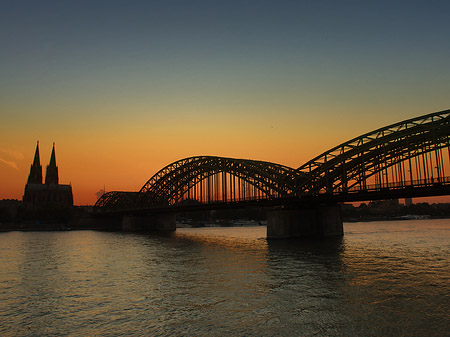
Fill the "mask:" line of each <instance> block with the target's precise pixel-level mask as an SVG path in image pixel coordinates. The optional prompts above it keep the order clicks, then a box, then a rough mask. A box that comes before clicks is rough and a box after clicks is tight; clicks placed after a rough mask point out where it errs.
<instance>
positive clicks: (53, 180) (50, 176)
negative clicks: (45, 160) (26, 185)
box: [45, 143, 59, 185]
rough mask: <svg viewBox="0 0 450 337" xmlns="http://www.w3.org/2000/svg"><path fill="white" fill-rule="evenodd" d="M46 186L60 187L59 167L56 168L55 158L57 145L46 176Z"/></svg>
mask: <svg viewBox="0 0 450 337" xmlns="http://www.w3.org/2000/svg"><path fill="white" fill-rule="evenodd" d="M45 183H46V184H55V185H58V183H59V178H58V166H56V156H55V143H53V149H52V155H51V157H50V163H49V164H48V165H47V174H46V175H45Z"/></svg>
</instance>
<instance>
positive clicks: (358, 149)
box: [295, 110, 450, 196]
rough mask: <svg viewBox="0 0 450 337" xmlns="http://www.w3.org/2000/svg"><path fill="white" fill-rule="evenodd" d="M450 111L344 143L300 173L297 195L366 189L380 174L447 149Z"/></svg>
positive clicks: (303, 166) (296, 188) (306, 166)
mask: <svg viewBox="0 0 450 337" xmlns="http://www.w3.org/2000/svg"><path fill="white" fill-rule="evenodd" d="M449 135H450V110H446V111H441V112H435V113H431V114H428V115H425V116H421V117H417V118H412V119H408V120H406V121H402V122H399V123H395V124H392V125H389V126H386V127H383V128H380V129H377V130H375V131H373V132H370V133H366V134H364V135H362V136H359V137H357V138H354V139H352V140H349V141H347V142H345V143H342V144H340V145H338V146H336V147H334V148H332V149H330V150H328V151H326V152H324V153H322V154H321V155H319V156H317V157H316V158H314V159H312V160H310V161H309V162H307V163H305V164H304V165H302V166H300V167H299V168H298V169H297V172H303V173H305V175H304V176H302V177H300V176H297V179H298V181H297V183H296V186H295V194H296V195H297V196H301V195H303V194H318V193H331V194H332V193H337V192H346V191H348V190H349V189H354V188H355V187H357V186H358V188H360V189H364V188H365V186H364V185H365V183H366V181H367V179H368V178H369V177H371V176H373V175H376V174H377V173H379V172H380V170H386V169H387V168H388V167H391V166H393V165H396V164H398V163H399V162H402V161H405V160H409V159H411V158H413V157H416V156H418V155H421V154H424V153H428V152H431V151H435V150H439V149H441V148H443V147H447V146H448V144H449V139H448V137H449Z"/></svg>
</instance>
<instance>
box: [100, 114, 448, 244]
mask: <svg viewBox="0 0 450 337" xmlns="http://www.w3.org/2000/svg"><path fill="white" fill-rule="evenodd" d="M449 135H450V110H445V111H441V112H435V113H431V114H427V115H424V116H420V117H416V118H412V119H408V120H405V121H402V122H398V123H395V124H392V125H388V126H385V127H383V128H380V129H377V130H375V131H372V132H369V133H366V134H364V135H361V136H359V137H356V138H354V139H351V140H349V141H347V142H345V143H342V144H340V145H338V146H336V147H334V148H332V149H330V150H328V151H326V152H324V153H322V154H321V155H319V156H317V157H315V158H313V159H311V160H310V161H308V162H307V163H305V164H303V165H302V166H300V167H299V168H297V169H294V168H290V167H287V166H284V165H279V164H275V163H270V162H265V161H257V160H248V159H234V158H223V157H214V156H198V157H190V158H185V159H181V160H178V161H176V162H174V163H172V164H169V165H167V166H166V167H164V168H162V169H161V170H160V171H159V172H157V173H156V174H155V175H154V176H153V177H151V178H150V179H149V180H148V181H147V182H146V183H145V184H144V186H143V187H142V188H141V189H140V191H139V192H120V191H115V192H109V193H106V194H104V195H103V196H102V197H101V198H99V200H98V201H97V202H96V204H95V207H94V214H96V215H97V216H102V215H103V216H113V215H115V216H118V215H122V216H127V217H128V218H127V219H128V220H127V221H128V223H129V219H134V218H136V217H137V216H139V217H141V218H142V217H144V216H145V215H152V216H153V217H154V216H156V215H157V216H159V217H161V215H162V214H173V213H176V212H180V211H186V210H200V209H216V208H240V207H247V206H255V205H259V206H264V207H277V206H278V207H277V208H276V209H277V211H276V212H278V213H276V212H275V213H274V214H275V215H273V214H272V215H271V216H269V218H268V221H269V227H270V228H271V229H270V230H269V229H268V236H273V237H284V236H298V235H301V234H302V233H300V232H301V231H300V232H298V228H297V227H298V226H297V225H295V223H297V222H301V221H303V222H306V223H308V226H309V228H310V229H311V228H315V229H314V230H313V232H314V233H316V234H325V235H326V234H327V232H330V234H333V233H334V232H337V233H338V234H339V233H340V234H342V220H341V219H340V211H339V208H338V207H336V205H337V204H338V203H339V202H344V201H346V202H350V201H362V200H376V199H394V198H404V197H423V196H436V195H448V194H450V177H449V176H447V175H446V174H448V173H449V172H450V148H449V146H450V141H449ZM312 209H314V211H311V210H312ZM282 211H283V213H281V212H282ZM289 212H290V213H289ZM280 214H281V215H280ZM286 215H287V217H286ZM133 217H134V218H133ZM170 219H171V218H170ZM330 219H331V220H330ZM127 221H125V220H124V222H125V223H127ZM146 221H147V222H148V217H147V218H145V217H144V220H143V221H138V222H139V223H141V224H142V223H145V222H146ZM155 221H156V222H158V221H159V220H155ZM155 221H153V222H155ZM150 222H152V221H150ZM163 222H167V221H166V220H164V221H163ZM169 222H170V223H172V220H169ZM173 222H174V221H173ZM335 222H336V226H337V227H336V228H335V229H333V230H331V231H329V230H325V231H323V230H319V231H317V228H318V227H324V226H325V227H327V226H328V225H327V223H332V224H333V226H332V227H333V228H334V227H335V226H334V223H335ZM339 222H340V225H339V224H338V223H339ZM135 223H136V221H135V220H133V221H131V224H133V225H132V226H131V228H133V226H134V224H135ZM279 223H281V225H279ZM277 224H278V225H277ZM173 226H174V224H173V225H170V226H169V227H170V228H173ZM280 226H281V227H282V229H281V232H280V231H278V232H279V233H277V230H276V228H278V227H280ZM339 226H340V229H339ZM294 227H296V228H297V229H293V228H294ZM274 228H275V229H274ZM163 229H164V226H163ZM270 231H272V232H273V233H272V234H273V235H269V232H270ZM297 234H298V235H297Z"/></svg>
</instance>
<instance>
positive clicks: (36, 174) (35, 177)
mask: <svg viewBox="0 0 450 337" xmlns="http://www.w3.org/2000/svg"><path fill="white" fill-rule="evenodd" d="M28 183H29V184H42V166H41V160H40V158H39V141H37V144H36V152H35V153H34V161H33V164H32V165H31V167H30V175H29V176H28Z"/></svg>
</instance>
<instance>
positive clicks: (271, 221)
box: [267, 204, 344, 239]
mask: <svg viewBox="0 0 450 337" xmlns="http://www.w3.org/2000/svg"><path fill="white" fill-rule="evenodd" d="M343 234H344V229H343V225H342V213H341V207H340V205H337V204H333V205H317V206H312V207H311V208H304V209H293V208H291V209H290V208H275V209H273V210H270V211H268V212H267V238H268V239H287V238H300V237H328V236H341V235H343Z"/></svg>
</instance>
